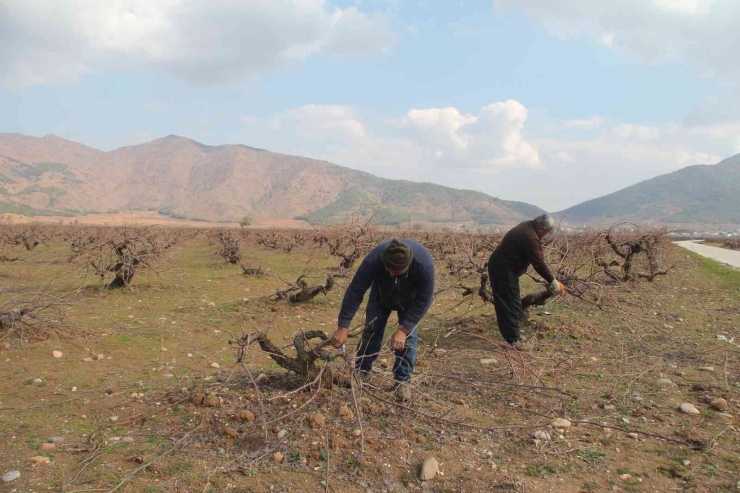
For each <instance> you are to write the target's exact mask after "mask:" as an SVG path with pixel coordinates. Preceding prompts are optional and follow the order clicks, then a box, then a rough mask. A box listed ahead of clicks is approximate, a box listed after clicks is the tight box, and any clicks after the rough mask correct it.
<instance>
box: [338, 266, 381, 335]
mask: <svg viewBox="0 0 740 493" xmlns="http://www.w3.org/2000/svg"><path fill="white" fill-rule="evenodd" d="M376 270H377V265H376V262H375V259H374V257H372V258H371V256H370V255H368V256H367V257H366V258H365V260H363V261H362V264H360V268H359V269H357V272H355V276H354V277H353V278H352V282H351V283H350V284H349V287H347V291H345V292H344V299H343V300H342V308H341V310H339V320H338V322H337V326H338V327H343V328H349V326H350V325H351V324H352V319H353V318H355V314H356V313H357V310H358V309H359V308H360V305H361V304H362V299H363V298H364V297H365V293H366V292H367V290H368V289H370V285H372V283H373V278H374V277H375V271H376Z"/></svg>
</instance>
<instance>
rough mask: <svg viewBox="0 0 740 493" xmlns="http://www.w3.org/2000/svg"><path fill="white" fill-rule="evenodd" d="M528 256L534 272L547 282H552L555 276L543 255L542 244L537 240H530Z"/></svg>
mask: <svg viewBox="0 0 740 493" xmlns="http://www.w3.org/2000/svg"><path fill="white" fill-rule="evenodd" d="M527 256H528V257H529V262H530V263H531V264H532V267H534V270H535V271H537V273H538V274H539V275H541V276H542V277H543V278H544V279H545V281H547V282H552V281H553V280H554V279H555V276H553V275H552V271H551V270H550V267H548V266H547V263H546V262H545V257H544V255H543V254H542V243H541V242H540V241H539V240H538V239H537V238H528V244H527Z"/></svg>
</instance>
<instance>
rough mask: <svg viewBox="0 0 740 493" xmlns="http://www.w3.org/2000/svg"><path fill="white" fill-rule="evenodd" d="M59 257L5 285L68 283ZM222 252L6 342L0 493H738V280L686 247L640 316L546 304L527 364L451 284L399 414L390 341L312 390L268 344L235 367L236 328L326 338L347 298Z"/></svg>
mask: <svg viewBox="0 0 740 493" xmlns="http://www.w3.org/2000/svg"><path fill="white" fill-rule="evenodd" d="M63 252H64V246H63V245H58V246H52V247H48V248H46V249H45V250H43V251H40V252H39V253H38V254H35V255H34V256H32V257H30V258H27V259H25V261H24V262H22V263H14V264H12V265H11V264H5V265H0V282H2V284H3V287H4V288H5V289H11V290H16V291H18V292H20V291H22V290H24V289H26V290H27V289H33V288H37V287H38V286H40V285H42V284H44V285H48V283H49V280H52V281H51V282H52V288H51V289H56V290H59V292H68V290H69V287H70V286H74V285H76V286H78V285H79V283H80V278H79V277H77V275H78V274H77V273H75V271H73V270H72V267H70V266H69V265H67V264H65V263H64V262H60V261H59V259H61V258H63V256H64V253H63ZM209 255H210V250H209V246H208V245H205V244H203V243H202V242H201V241H200V240H196V241H194V242H191V243H188V244H185V245H181V246H178V248H177V251H176V252H174V254H173V258H172V262H171V263H170V264H169V265H168V267H167V269H163V270H162V272H161V274H160V275H158V276H157V275H149V276H145V275H142V277H141V278H138V279H136V282H135V283H134V284H135V285H134V287H133V289H131V290H129V291H121V292H110V291H105V290H101V289H99V288H97V287H90V288H86V289H85V290H83V291H81V292H79V293H77V295H76V296H75V298H74V304H73V305H72V306H71V308H70V309H69V311H68V312H67V314H66V317H65V321H64V324H63V326H61V327H57V328H56V329H54V330H53V331H50V330H42V331H40V332H38V333H26V334H23V339H21V338H20V337H19V334H17V333H15V334H12V335H10V336H9V337H6V338H5V339H3V340H2V342H1V344H2V346H1V348H0V362H2V367H1V369H0V377H2V378H1V379H0V474H3V476H2V484H0V491H63V492H67V493H70V492H73V491H79V492H81V491H148V492H157V491H163V492H164V491H182V492H186V491H188V492H189V491H193V492H195V491H198V492H202V491H213V492H215V491H254V492H263V491H264V492H268V491H278V492H280V491H307V492H309V491H310V492H313V491H335V492H345V491H346V492H353V491H358V492H368V491H374V492H381V491H391V492H392V491H433V492H441V491H459V492H475V491H537V492H538V491H543V492H574V491H579V492H580V491H583V492H591V491H643V492H667V491H697V492H700V491H701V492H703V491H706V492H719V491H728V492H729V491H737V490H740V482H739V480H740V476H739V474H740V463H739V461H740V456H739V455H738V450H740V447H738V440H739V439H740V435H739V434H738V430H737V424H738V420H737V415H738V412H740V410H739V409H738V407H739V406H740V394H739V393H738V391H739V390H740V389H739V387H738V378H737V377H738V372H739V371H740V362H739V360H738V354H739V351H740V347H738V343H737V342H736V341H740V274H738V273H735V272H732V271H730V270H728V269H726V268H724V267H721V266H719V265H716V264H713V263H710V262H709V261H705V260H701V259H699V258H697V257H694V256H692V255H691V254H687V253H683V252H680V253H677V254H676V257H677V261H676V262H677V263H676V266H675V268H674V269H673V270H672V271H671V272H670V273H669V275H668V276H666V277H663V278H660V279H659V280H657V281H656V282H655V283H654V285H652V286H650V288H649V289H648V290H646V291H645V292H644V293H642V294H641V298H642V299H641V303H640V305H639V306H630V303H633V301H630V300H631V298H626V299H625V304H624V305H623V306H622V309H621V310H615V309H609V310H600V309H598V308H595V307H593V306H588V305H586V304H583V303H580V302H578V301H577V300H573V299H569V298H568V297H565V298H564V299H560V300H558V301H556V302H554V303H551V304H550V305H548V306H546V307H545V308H544V309H542V310H540V311H538V312H535V313H533V316H532V317H531V320H530V321H529V322H527V323H526V325H525V333H526V334H527V335H528V336H529V340H530V341H533V342H534V345H535V350H534V351H532V352H531V353H517V352H511V351H508V350H506V349H504V348H503V347H502V345H501V344H500V337H499V336H498V334H497V329H496V325H495V320H494V318H493V315H492V312H493V310H492V308H491V307H490V305H486V306H484V305H482V304H481V303H479V302H478V301H476V300H472V299H470V300H469V299H463V298H462V297H461V296H460V294H459V293H455V292H454V290H450V291H447V292H444V293H442V294H440V295H439V296H438V298H437V300H436V301H435V306H434V307H433V308H432V311H431V313H430V314H429V316H428V317H427V318H426V319H425V322H424V324H422V327H421V328H420V351H419V356H418V364H417V369H416V372H415V378H414V383H413V389H412V400H411V401H410V402H407V403H400V402H398V401H396V400H395V399H394V397H393V394H392V393H391V390H392V379H391V378H390V375H391V374H390V366H391V364H392V360H391V356H390V353H389V352H388V351H387V350H384V351H383V353H382V354H381V355H380V357H379V360H378V361H377V362H376V365H375V371H374V374H373V376H372V377H371V378H370V379H369V380H368V381H366V382H365V383H364V384H363V385H362V386H360V385H358V384H356V383H355V384H354V385H352V386H351V387H342V386H334V387H333V388H326V386H324V388H321V389H318V388H317V385H313V386H308V387H305V388H303V389H300V388H301V387H302V386H303V385H304V382H303V381H301V380H299V379H298V378H297V377H295V376H293V375H289V374H287V372H285V370H282V369H280V368H278V367H277V366H276V365H275V364H274V363H273V362H272V361H271V360H270V359H269V358H268V357H267V356H266V355H265V354H264V353H263V352H262V351H260V350H259V349H258V348H256V347H250V348H249V350H248V351H247V352H246V354H245V358H244V364H239V363H237V362H236V361H237V351H236V348H235V346H234V345H229V344H228V342H229V340H230V339H233V338H234V336H241V334H242V332H251V331H253V330H254V329H255V328H257V327H259V328H261V329H265V328H269V332H268V334H270V336H271V337H272V339H273V341H274V342H275V343H276V344H278V345H282V344H288V343H289V342H290V340H292V337H293V334H295V333H296V331H297V330H299V329H321V330H326V331H327V332H330V331H331V330H332V329H333V326H334V324H335V317H336V312H337V309H338V305H339V303H340V300H341V296H342V294H343V289H342V286H339V287H338V288H337V289H335V290H334V291H332V292H330V293H329V294H328V296H326V297H323V296H322V297H319V298H316V299H315V300H314V301H312V302H310V303H306V304H303V305H299V306H288V305H287V304H286V303H285V302H280V303H279V302H275V301H272V300H271V299H269V295H271V294H272V293H273V292H274V289H275V285H276V278H275V277H273V276H275V275H276V276H284V277H286V278H288V277H290V276H291V275H292V269H294V268H295V267H294V264H298V263H300V261H301V259H300V257H297V256H296V255H293V256H292V257H290V258H287V257H286V256H285V255H282V254H276V253H274V252H254V253H253V259H252V260H253V263H255V264H259V265H260V266H262V267H264V268H265V269H266V271H267V272H268V273H269V275H265V276H262V277H244V276H242V275H241V274H240V273H239V272H238V271H237V270H234V269H232V268H229V267H226V268H224V267H220V266H216V265H213V264H212V263H210V261H209V260H208V258H209ZM322 261H323V260H322ZM325 261H326V262H333V260H331V259H325ZM7 299H8V297H7V296H6V297H5V298H4V300H5V301H6V302H7ZM330 366H331V368H332V369H333V371H334V374H335V375H345V376H347V377H349V375H350V371H349V369H348V368H347V367H346V365H345V364H344V363H343V362H342V361H341V360H335V361H334V362H333V363H331V365H330ZM297 389H300V390H297Z"/></svg>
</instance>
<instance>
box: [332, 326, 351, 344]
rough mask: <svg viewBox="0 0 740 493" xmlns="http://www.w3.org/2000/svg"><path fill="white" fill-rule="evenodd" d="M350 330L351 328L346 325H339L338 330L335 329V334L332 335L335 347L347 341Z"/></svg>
mask: <svg viewBox="0 0 740 493" xmlns="http://www.w3.org/2000/svg"><path fill="white" fill-rule="evenodd" d="M348 332H349V329H348V328H346V327H337V330H335V331H334V335H332V336H331V343H332V344H333V345H334V347H337V348H338V347H342V346H343V345H344V343H345V342H346V341H347V333H348Z"/></svg>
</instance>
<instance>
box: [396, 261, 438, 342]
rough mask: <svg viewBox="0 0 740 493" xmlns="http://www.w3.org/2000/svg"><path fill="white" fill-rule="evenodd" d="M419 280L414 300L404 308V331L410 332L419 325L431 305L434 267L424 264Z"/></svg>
mask: <svg viewBox="0 0 740 493" xmlns="http://www.w3.org/2000/svg"><path fill="white" fill-rule="evenodd" d="M420 281H421V282H420V283H419V285H418V286H417V287H416V296H415V298H414V301H412V302H411V304H410V305H409V306H407V307H406V310H405V312H406V313H405V314H404V319H403V327H404V329H406V331H404V332H410V331H412V330H413V329H414V327H416V326H417V325H419V322H421V319H422V318H423V317H424V315H426V313H427V311H428V310H429V307H430V306H431V305H432V299H433V298H434V267H432V266H424V271H423V272H422V275H421V280H420ZM407 335H408V334H407Z"/></svg>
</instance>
